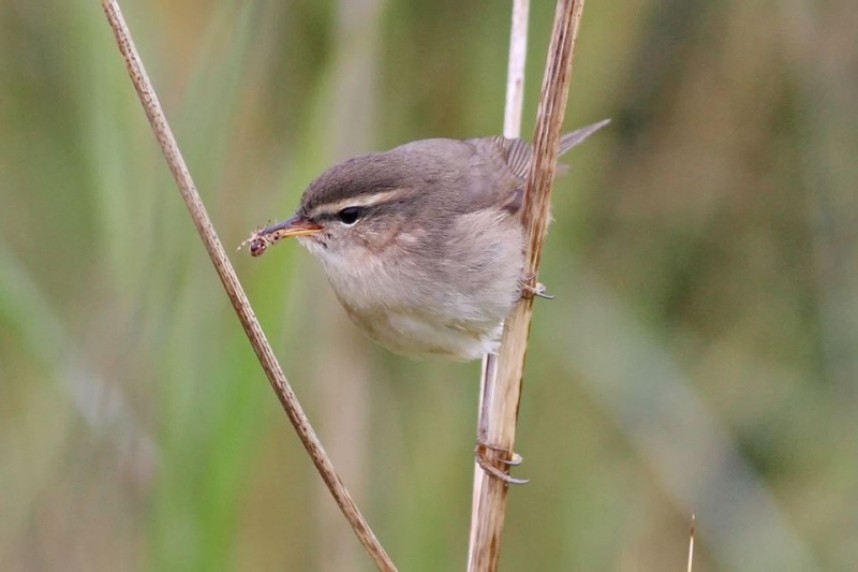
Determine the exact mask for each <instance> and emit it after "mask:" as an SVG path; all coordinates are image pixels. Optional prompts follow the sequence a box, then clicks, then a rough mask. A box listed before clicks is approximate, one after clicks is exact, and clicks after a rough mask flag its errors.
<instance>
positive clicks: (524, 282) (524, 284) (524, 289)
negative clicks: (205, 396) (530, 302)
mask: <svg viewBox="0 0 858 572" xmlns="http://www.w3.org/2000/svg"><path fill="white" fill-rule="evenodd" d="M533 278H534V276H525V277H523V278H522V279H521V280H520V281H519V286H520V287H521V297H522V298H545V299H546V300H553V299H554V296H551V295H550V294H548V293H547V292H546V291H545V290H546V289H545V284H543V283H542V282H537V283H536V284H531V282H532V281H533Z"/></svg>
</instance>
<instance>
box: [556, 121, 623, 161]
mask: <svg viewBox="0 0 858 572" xmlns="http://www.w3.org/2000/svg"><path fill="white" fill-rule="evenodd" d="M610 122H611V120H610V119H603V120H602V121H599V122H598V123H593V124H592V125H588V126H587V127H582V128H581V129H576V130H575V131H573V132H572V133H567V134H566V135H563V136H562V137H561V138H560V154H561V155H562V154H563V153H565V152H566V151H568V150H569V149H571V148H572V147H574V146H575V145H578V144H579V143H583V142H584V140H585V139H587V137H589V136H590V135H592V134H593V133H595V132H596V131H598V130H599V129H601V128H602V127H604V126H605V125H607V124H608V123H610Z"/></svg>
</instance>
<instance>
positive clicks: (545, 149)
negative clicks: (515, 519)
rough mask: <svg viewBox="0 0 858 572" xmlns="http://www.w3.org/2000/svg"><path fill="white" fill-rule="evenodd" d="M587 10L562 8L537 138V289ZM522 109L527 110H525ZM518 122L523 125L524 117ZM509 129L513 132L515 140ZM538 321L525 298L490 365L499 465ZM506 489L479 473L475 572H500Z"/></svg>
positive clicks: (533, 252)
mask: <svg viewBox="0 0 858 572" xmlns="http://www.w3.org/2000/svg"><path fill="white" fill-rule="evenodd" d="M583 8H584V1H583V0H558V2H557V8H556V12H555V17H554V26H553V31H552V36H551V44H550V46H549V51H548V61H547V63H546V68H545V75H544V77H543V81H542V91H541V94H540V99H539V111H538V112H537V124H536V130H535V133H534V136H533V145H534V151H533V153H534V160H533V164H532V166H531V172H530V177H529V179H528V183H527V191H526V193H525V200H524V208H523V214H522V220H523V223H524V228H525V240H526V244H527V245H528V252H527V259H526V261H525V274H526V275H528V276H533V277H534V278H533V283H532V284H531V285H535V276H536V274H537V271H538V269H539V261H540V257H541V255H542V245H543V242H544V239H545V233H546V229H547V226H548V220H549V205H550V199H551V187H552V183H553V181H554V174H555V170H556V164H557V151H558V145H559V141H560V132H561V129H562V126H563V118H564V115H565V111H566V101H567V97H568V93H569V82H570V78H571V75H572V59H573V56H574V53H575V44H576V40H577V36H578V27H579V25H580V22H581V14H582V10H583ZM519 9H520V7H519V3H518V2H516V4H515V5H514V8H513V14H514V17H513V23H514V25H513V33H512V38H511V44H510V77H509V79H508V87H507V93H508V94H509V93H511V92H515V88H514V86H511V85H510V84H512V83H513V82H517V81H521V83H522V87H523V71H522V73H521V74H520V75H518V74H516V75H515V77H513V73H512V70H513V59H514V58H516V57H517V56H516V54H518V53H519V51H520V50H521V48H520V44H521V43H522V42H523V43H525V44H526V42H527V32H526V23H525V24H524V26H523V31H522V29H521V28H516V26H515V21H516V17H515V14H517V13H518V10H519ZM525 16H526V11H525ZM508 97H509V96H508ZM518 105H519V106H520V103H519V104H518ZM514 107H515V104H514V103H511V102H510V100H509V98H508V100H507V110H506V118H505V129H504V134H505V135H507V136H510V133H514V132H515V131H517V130H516V129H513V128H514V127H515V125H514V124H513V123H514V122H515V121H516V119H515V111H514V110H513V111H511V108H514ZM518 121H520V112H519V113H518ZM507 128H509V129H510V131H509V133H508V132H507ZM532 314H533V299H532V298H522V299H521V300H520V301H519V303H518V304H517V305H516V306H515V308H513V310H512V312H511V313H510V315H509V316H508V317H507V319H506V321H505V323H504V333H503V338H502V340H501V347H500V350H499V352H498V355H497V356H496V357H491V356H489V357H488V358H487V359H486V360H485V361H484V367H483V385H482V386H481V390H480V413H479V416H480V418H479V426H478V438H479V440H480V441H481V442H483V443H489V444H491V445H492V446H493V447H497V448H500V449H503V450H504V451H506V452H507V454H506V457H505V459H504V458H501V457H500V455H495V457H496V460H497V461H498V462H499V463H500V461H502V460H510V459H512V458H513V456H514V455H513V445H514V442H515V427H516V421H517V419H518V406H519V401H520V398H521V383H522V375H523V371H524V360H525V357H526V354H527V340H528V336H529V333H530V321H531V317H532ZM489 454H490V455H494V454H495V452H494V451H491V450H490V451H489ZM506 470H508V468H507V469H506ZM507 488H508V484H507V483H506V482H504V481H502V480H500V479H498V478H496V477H493V476H491V475H489V474H488V473H486V472H485V471H483V470H481V469H480V468H479V466H478V467H477V469H476V471H475V477H474V498H473V507H472V514H471V535H470V547H469V554H468V570H469V571H470V572H477V571H480V572H482V571H484V570H488V571H494V570H497V567H498V562H499V557H500V546H501V534H502V532H503V524H504V518H505V516H506V500H507Z"/></svg>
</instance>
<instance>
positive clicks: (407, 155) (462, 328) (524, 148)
mask: <svg viewBox="0 0 858 572" xmlns="http://www.w3.org/2000/svg"><path fill="white" fill-rule="evenodd" d="M606 123H607V121H602V122H599V123H595V124H593V125H590V126H588V127H584V128H582V129H579V130H577V131H574V132H572V133H569V134H567V135H564V136H563V137H562V139H561V141H560V153H565V152H566V151H568V150H569V149H571V148H572V147H574V146H575V145H577V144H579V143H581V142H582V141H584V140H585V139H586V138H587V137H588V136H590V135H591V134H592V133H593V132H595V131H597V130H598V129H600V128H601V127H603V126H604V125H605V124H606ZM532 153H533V151H532V147H531V145H530V144H529V143H527V142H526V141H522V140H521V139H505V138H504V137H500V136H498V137H484V138H479V139H466V140H456V139H426V140H423V141H415V142H413V143H408V144H406V145H402V146H400V147H397V148H395V149H392V150H390V151H386V152H383V153H371V154H369V155H363V156H360V157H355V158H353V159H349V160H347V161H344V162H342V163H340V164H338V165H335V166H333V167H331V168H330V169H328V170H327V171H325V172H324V173H322V175H321V176H320V177H319V178H318V179H316V180H315V181H313V182H312V183H311V184H310V186H309V187H308V188H307V190H306V191H304V194H303V196H302V197H301V204H300V206H299V207H298V210H297V211H296V213H295V216H293V217H292V218H290V219H288V220H285V221H283V222H280V223H277V224H274V225H271V226H269V227H266V228H264V229H261V230H259V231H258V232H256V233H255V234H254V235H253V236H251V238H250V239H249V242H250V252H251V254H252V255H254V256H259V255H261V254H262V253H264V252H265V250H266V249H267V248H268V246H269V245H270V244H272V243H274V242H276V241H278V240H280V239H281V238H285V237H289V236H295V237H298V240H299V241H300V242H301V244H303V245H304V246H305V247H306V248H307V249H308V250H309V251H310V252H311V253H312V254H313V255H314V256H316V258H318V259H319V260H320V261H321V263H322V266H323V268H324V270H325V274H326V275H327V277H328V281H329V282H330V284H331V287H332V288H333V289H334V292H335V293H336V295H337V298H339V300H340V303H341V304H342V305H343V308H345V310H346V313H347V314H348V315H349V317H350V318H351V319H352V320H353V321H354V322H355V324H357V325H358V326H359V327H360V329H361V330H363V331H364V332H366V333H367V334H368V335H369V337H371V338H372V339H374V340H375V341H377V342H378V343H380V344H381V345H383V346H384V347H386V348H388V349H389V350H391V351H393V352H396V353H401V354H410V355H420V356H427V355H433V356H443V357H448V358H452V359H457V360H472V359H477V358H479V357H481V356H482V355H483V354H485V353H492V352H495V351H496V349H497V347H498V341H499V338H500V334H501V331H502V324H503V320H504V318H505V317H506V315H507V314H508V313H509V311H510V310H511V309H512V306H513V305H514V304H515V303H516V301H517V300H518V299H519V297H520V296H521V295H522V288H523V286H522V285H523V283H524V278H525V277H523V276H522V272H523V267H524V254H525V244H524V232H523V230H524V227H523V225H522V221H521V208H522V204H523V198H524V188H525V185H526V182H527V177H528V175H529V173H530V166H531V161H532Z"/></svg>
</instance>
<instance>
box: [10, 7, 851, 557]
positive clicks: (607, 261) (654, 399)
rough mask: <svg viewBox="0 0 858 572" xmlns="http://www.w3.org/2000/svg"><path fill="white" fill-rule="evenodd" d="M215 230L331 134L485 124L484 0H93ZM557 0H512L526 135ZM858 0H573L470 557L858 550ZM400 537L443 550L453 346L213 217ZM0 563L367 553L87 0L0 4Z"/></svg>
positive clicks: (355, 488)
mask: <svg viewBox="0 0 858 572" xmlns="http://www.w3.org/2000/svg"><path fill="white" fill-rule="evenodd" d="M122 5H123V8H124V10H125V14H126V18H127V19H128V22H129V25H130V26H131V29H132V31H133V33H134V35H135V38H136V41H137V44H138V47H139V49H140V51H141V53H142V55H143V57H144V60H145V62H146V64H147V66H148V68H149V71H150V74H151V76H152V78H153V80H154V82H155V84H156V86H157V89H158V90H159V93H160V96H161V99H162V101H163V103H164V105H165V108H166V111H167V114H168V116H169V117H170V119H171V121H172V122H173V126H174V129H175V130H176V134H177V137H178V139H179V142H180V144H181V146H182V148H183V150H184V153H185V155H186V158H187V160H188V162H189V164H190V168H191V171H192V173H193V174H194V176H195V179H196V182H197V184H198V186H199V188H200V191H201V193H202V195H203V198H204V200H205V201H206V203H207V206H208V208H209V210H210V214H211V216H212V218H213V220H214V223H215V225H216V227H217V228H218V230H219V232H220V233H221V236H222V238H223V240H224V242H225V244H226V246H227V248H228V249H230V252H232V251H233V249H234V247H235V246H237V245H238V244H239V243H240V242H241V241H242V240H243V239H244V238H245V237H246V236H247V234H248V232H249V231H250V230H252V229H253V228H254V227H256V226H257V225H259V224H262V223H265V222H266V221H267V220H269V219H277V218H283V217H285V216H287V215H289V214H290V213H291V211H292V210H293V209H294V207H295V205H296V204H297V200H298V197H299V196H300V193H301V191H302V190H303V188H304V186H305V185H306V184H307V183H308V182H309V181H310V180H311V179H312V178H313V177H314V176H315V175H316V174H318V173H319V172H320V171H321V170H322V169H324V168H325V167H326V166H328V165H330V164H332V163H333V162H335V161H336V160H338V159H341V158H344V157H346V156H348V155H351V154H355V153H360V152H366V151H370V150H377V149H383V148H389V147H392V146H395V145H397V144H399V143H403V142H406V141H409V140H413V139H420V138H426V137H433V136H452V137H467V136H476V135H487V134H493V133H499V132H500V131H501V125H502V114H503V105H504V103H503V99H504V85H505V74H506V57H507V42H508V30H509V9H510V6H509V3H508V2H489V1H485V0H484V1H477V2H459V1H458V0H431V1H430V0H419V1H414V0H340V1H335V0H328V1H324V2H319V1H313V0H293V1H290V2H280V1H275V0H254V1H244V2H239V1H222V2H204V1H201V0H181V1H179V0H172V1H166V0H159V1H149V2H144V1H141V0H134V1H132V0H127V1H125V2H123V3H122ZM552 17H553V3H551V2H534V3H533V6H532V9H531V25H530V31H531V41H530V49H529V65H528V82H527V83H528V85H527V105H526V110H525V126H524V133H526V134H529V133H531V132H532V127H533V118H534V116H535V109H536V100H537V97H538V91H539V84H540V82H541V76H542V68H543V65H544V60H545V49H546V46H547V43H548V35H549V30H550V25H551V20H552ZM856 29H858V10H856V7H855V4H854V1H852V0H830V1H827V2H812V1H810V0H783V1H774V0H768V1H767V0H760V1H758V2H744V1H741V0H728V1H726V2H703V1H701V0H664V1H661V2H657V1H651V0H637V1H635V0H608V1H601V2H596V1H591V2H589V3H588V4H587V7H586V9H585V14H584V21H583V27H582V34H581V38H580V43H579V46H578V51H577V62H576V65H575V72H574V76H573V82H572V92H571V96H570V102H569V109H568V113H567V124H568V127H569V128H570V129H571V128H574V127H577V126H580V125H584V124H587V123H590V122H593V121H596V120H599V119H602V118H604V117H611V118H613V123H612V124H611V125H610V126H609V127H608V128H607V129H606V130H604V131H602V132H600V133H599V134H597V135H596V136H594V137H593V138H592V139H591V140H590V141H588V142H587V144H586V145H584V146H582V147H580V148H577V149H575V150H574V152H573V153H571V154H570V156H569V158H568V160H567V161H568V162H571V163H572V164H573V168H572V170H571V171H570V173H569V174H568V175H566V176H565V177H563V178H562V179H561V180H559V181H558V184H557V186H556V189H555V195H554V214H555V217H556V221H555V222H554V224H553V226H552V228H551V234H550V237H549V240H548V244H547V251H546V254H545V257H544V259H543V272H542V274H541V279H542V281H544V282H545V283H546V284H547V285H548V287H549V289H550V290H551V291H552V292H553V293H554V294H556V295H557V299H556V300H555V301H553V302H539V303H538V305H537V306H538V307H537V310H536V315H535V319H534V324H533V333H532V337H531V347H530V352H529V356H528V363H527V370H526V379H525V388H524V398H523V401H522V405H521V419H520V424H519V440H518V444H517V450H518V451H519V452H520V453H522V454H523V455H524V457H525V459H526V462H525V464H524V465H523V466H522V467H521V468H519V469H516V471H515V474H517V475H519V476H525V477H529V478H530V479H531V483H530V484H529V485H527V486H526V487H521V488H515V489H514V490H513V491H512V492H511V495H510V506H509V515H508V521H507V527H506V533H505V538H504V546H503V550H502V568H503V569H504V570H585V571H589V570H595V571H601V570H623V571H626V570H629V571H636V570H641V571H650V570H657V571H662V570H684V566H685V558H686V550H687V540H688V528H689V522H690V517H691V514H692V513H695V514H696V515H697V523H698V545H697V560H696V566H695V568H694V569H695V571H698V572H700V571H713V570H749V571H768V570H779V571H784V570H800V571H812V570H844V571H845V570H856V569H858V542H856V538H858V414H856V411H858V387H857V386H856V380H858V193H857V192H856V190H858V160H856V158H858V113H856V111H855V104H856V102H858V36H856V33H855V30H856ZM232 257H233V260H234V262H235V263H236V265H237V269H238V272H239V275H240V276H241V278H242V280H243V282H244V284H245V286H246V288H247V290H248V293H249V295H250V298H251V300H252V302H253V303H254V305H255V309H256V311H257V313H258V315H259V317H260V319H261V320H262V322H263V325H264V327H265V328H266V330H267V332H268V335H269V336H270V338H271V340H272V342H273V345H274V347H275V349H276V351H277V353H278V355H279V356H280V357H281V359H282V361H283V364H284V368H285V369H286V372H287V375H288V376H289V378H290V380H291V382H292V383H293V385H294V387H295V389H296V391H297V393H298V395H299V396H300V398H301V399H302V401H303V403H304V405H305V407H306V409H307V411H308V413H309V415H310V418H311V420H313V421H314V423H315V424H316V426H317V429H318V430H319V432H320V434H321V437H322V440H323V441H324V443H325V444H326V446H327V447H328V449H329V452H330V453H331V455H332V457H333V460H334V462H335V464H336V465H337V467H338V469H339V471H340V472H341V474H342V476H343V478H344V480H345V482H346V483H347V485H348V486H349V487H350V489H351V491H352V493H353V494H354V496H355V497H356V500H357V501H358V504H359V505H360V506H361V507H362V509H363V510H364V512H365V513H366V515H367V517H368V518H369V520H370V522H371V523H372V525H373V526H374V528H375V530H376V532H377V533H378V535H379V536H380V538H381V540H382V541H383V543H384V544H385V545H386V547H387V548H388V550H389V551H390V553H391V555H392V556H393V558H394V560H395V561H396V562H397V564H398V565H399V566H400V568H401V569H402V570H409V571H411V570H424V571H437V570H462V569H464V563H465V560H466V550H467V538H468V526H469V514H470V506H471V496H470V495H471V480H472V473H473V460H472V449H473V443H474V436H475V424H476V419H475V417H476V408H477V406H476V400H477V392H478V384H477V377H478V371H479V366H478V365H477V364H464V365H463V364H447V363H444V362H415V361H410V360H408V359H404V358H400V357H397V356H393V355H390V354H388V353H386V352H385V351H384V350H381V349H379V348H377V347H375V346H374V345H372V344H371V343H370V342H368V341H367V340H365V339H364V338H363V337H362V336H361V335H360V334H359V333H358V332H357V331H356V330H355V328H354V327H353V326H352V325H351V324H350V323H349V322H348V320H347V318H346V317H345V315H344V313H343V312H342V310H341V309H340V307H339V306H338V304H337V303H336V301H335V299H334V298H333V296H332V294H331V292H330V290H329V289H328V287H327V285H326V284H325V281H324V277H323V276H322V275H321V272H320V269H319V268H318V266H317V265H316V263H315V261H314V260H312V259H311V257H310V256H309V255H308V254H307V253H306V252H304V251H303V250H302V249H300V248H299V247H298V246H297V245H296V244H283V245H280V246H278V247H277V248H275V249H273V250H272V251H271V252H269V253H268V255H266V256H265V257H264V258H262V259H251V258H250V257H249V256H247V254H246V253H244V252H242V253H238V252H235V253H234V254H233V255H232ZM0 569H2V570H129V569H130V570H137V569H140V570H220V569H226V570H275V569H277V570H320V571H346V570H371V569H372V565H371V564H370V562H369V560H368V558H367V557H366V556H365V555H364V554H363V552H362V549H361V547H360V545H359V544H358V542H357V540H356V539H355V538H354V537H353V534H352V533H351V530H350V529H349V528H348V527H347V525H346V524H345V522H344V521H343V520H342V518H341V517H340V515H339V513H338V512H337V509H336V508H335V506H334V504H333V501H332V500H331V499H330V497H329V496H328V494H327V491H326V490H325V489H324V488H323V486H322V485H321V484H320V482H319V479H318V478H317V477H316V474H315V471H314V469H313V467H312V465H311V464H310V462H309V460H308V458H307V457H306V455H305V453H304V452H303V450H302V449H301V448H300V446H299V443H298V441H297V439H296V438H295V436H294V434H293V432H292V429H291V426H290V425H289V424H288V422H287V420H286V417H285V416H284V415H283V413H282V411H281V410H280V407H279V404H278V403H277V400H276V399H275V398H274V395H273V394H272V391H271V389H270V388H269V387H268V384H267V382H266V381H265V379H264V377H263V374H262V373H261V370H260V368H259V367H258V365H257V363H256V360H255V358H254V356H253V353H252V351H251V349H250V346H249V344H248V342H247V341H246V339H245V337H244V334H243V333H242V331H241V328H240V327H239V325H238V322H237V320H236V318H235V316H234V314H233V311H232V309H231V307H230V306H229V304H228V301H227V299H226V297H225V295H224V293H223V292H222V289H221V287H220V285H219V284H218V282H217V280H216V278H215V274H214V272H213V270H212V268H211V265H210V263H209V261H208V258H207V257H206V255H205V252H204V250H203V248H202V246H201V244H200V242H199V240H198V239H197V237H196V234H195V232H194V230H193V227H192V226H191V224H190V220H189V218H188V216H187V213H186V212H185V208H184V206H183V205H182V203H181V201H180V199H179V195H178V193H177V192H176V189H175V186H174V184H173V182H172V180H171V178H170V176H169V174H168V171H167V168H166V166H165V163H164V161H163V159H162V157H161V156H160V152H159V150H158V148H157V146H156V145H155V142H154V138H153V136H152V134H151V132H150V130H149V127H148V124H147V123H146V121H145V118H144V116H143V113H142V111H141V108H140V106H139V104H138V102H137V99H136V97H135V95H134V93H133V91H132V88H131V84H130V82H129V80H128V78H127V76H126V73H125V70H124V68H123V65H122V61H121V59H120V56H119V54H118V52H117V50H116V47H115V45H114V41H113V38H112V36H111V34H110V31H109V29H108V27H107V24H106V22H105V19H104V16H103V14H102V12H101V8H100V6H99V3H98V2H96V1H95V0H90V1H83V0H66V1H64V2H31V1H26V0H3V2H2V3H0Z"/></svg>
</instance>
